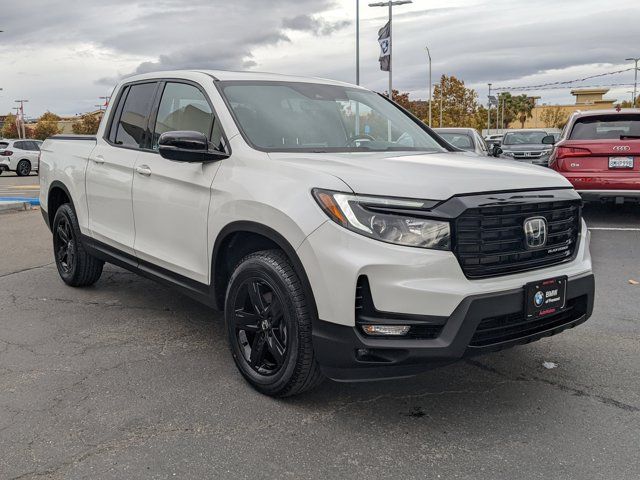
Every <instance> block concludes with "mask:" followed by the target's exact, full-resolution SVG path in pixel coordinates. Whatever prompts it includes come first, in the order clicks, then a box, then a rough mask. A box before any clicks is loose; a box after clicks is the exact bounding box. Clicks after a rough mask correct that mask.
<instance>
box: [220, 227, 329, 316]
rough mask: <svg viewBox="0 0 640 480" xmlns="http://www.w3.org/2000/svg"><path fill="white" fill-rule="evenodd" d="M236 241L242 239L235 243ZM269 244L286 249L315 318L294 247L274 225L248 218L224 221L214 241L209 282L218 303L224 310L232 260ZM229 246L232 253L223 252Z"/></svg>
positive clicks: (315, 309)
mask: <svg viewBox="0 0 640 480" xmlns="http://www.w3.org/2000/svg"><path fill="white" fill-rule="evenodd" d="M239 241H242V242H244V243H241V244H240V245H238V244H237V242H239ZM238 247H240V248H238ZM270 248H277V249H279V250H282V251H283V252H284V253H285V255H286V256H287V258H288V259H289V261H290V262H291V265H292V266H293V269H294V271H295V272H296V274H297V275H298V278H300V282H301V283H302V286H303V288H304V292H305V294H306V296H307V298H308V299H309V300H310V305H311V310H312V312H311V314H312V318H314V319H315V318H317V316H318V310H317V307H316V301H315V297H314V295H313V290H312V289H311V283H310V282H309V278H308V277H307V273H306V271H305V269H304V266H303V264H302V261H301V260H300V257H299V256H298V254H297V253H296V249H295V248H294V247H293V246H292V245H291V243H289V241H288V240H287V239H286V238H285V237H284V236H283V235H282V234H280V233H279V232H277V231H276V230H274V229H273V228H271V227H268V226H266V225H264V224H261V223H258V222H251V221H236V222H232V223H230V224H228V225H226V226H225V227H224V228H223V229H222V230H221V231H220V233H219V234H218V236H217V238H216V241H215V243H214V247H213V254H212V257H211V284H212V286H213V295H214V298H215V302H216V305H217V307H218V308H219V309H220V310H224V297H225V294H226V289H227V285H228V281H229V278H230V276H231V273H232V269H233V267H234V266H235V263H237V261H239V260H240V259H242V258H243V257H244V256H245V255H248V254H249V253H253V252H255V251H260V250H265V249H270ZM236 249H237V250H236ZM231 250H234V251H233V255H231V256H227V255H226V253H227V252H229V251H231Z"/></svg>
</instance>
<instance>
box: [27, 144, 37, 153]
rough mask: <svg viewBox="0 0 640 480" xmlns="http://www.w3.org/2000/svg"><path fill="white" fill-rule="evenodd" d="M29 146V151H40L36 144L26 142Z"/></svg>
mask: <svg viewBox="0 0 640 480" xmlns="http://www.w3.org/2000/svg"><path fill="white" fill-rule="evenodd" d="M26 143H27V144H28V147H29V150H33V151H34V152H39V151H40V146H39V145H38V144H37V143H36V142H26Z"/></svg>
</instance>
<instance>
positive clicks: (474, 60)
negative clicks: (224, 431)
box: [0, 0, 640, 117]
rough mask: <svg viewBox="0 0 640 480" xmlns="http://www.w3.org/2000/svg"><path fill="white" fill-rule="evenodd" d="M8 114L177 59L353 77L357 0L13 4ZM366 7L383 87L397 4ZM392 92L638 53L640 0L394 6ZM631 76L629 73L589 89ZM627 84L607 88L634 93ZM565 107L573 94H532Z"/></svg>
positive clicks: (85, 100)
mask: <svg viewBox="0 0 640 480" xmlns="http://www.w3.org/2000/svg"><path fill="white" fill-rule="evenodd" d="M2 3H4V7H3V8H2V15H1V16H0V29H1V30H4V33H1V34H0V55H1V58H2V62H1V65H2V68H1V69H0V87H2V88H3V89H4V90H3V91H2V92H0V112H2V113H5V112H8V111H9V110H10V109H11V108H13V107H14V106H15V103H14V100H15V99H18V98H26V99H29V103H28V104H26V106H25V111H26V114H27V116H30V117H33V116H37V115H39V114H41V113H42V112H44V111H46V110H51V111H53V112H56V113H59V114H75V113H82V112H86V111H89V110H93V109H95V107H94V106H95V105H96V104H97V103H99V100H98V97H99V96H104V95H108V94H109V93H110V92H111V90H112V88H113V86H114V85H115V83H116V81H117V80H118V79H119V78H122V77H123V76H127V75H130V74H132V73H135V72H148V71H154V70H167V69H176V68H214V69H234V70H237V69H241V70H246V69H248V70H259V71H271V72H278V73H289V74H300V75H311V76H319V77H327V78H334V79H338V80H345V81H350V82H355V4H356V0H268V1H267V0H226V1H219V0H188V1H180V0H154V1H148V0H142V1H139V0H66V1H65V2H53V1H45V0H28V1H19V2H9V1H8V0H4V1H3V2H2ZM368 3H369V2H368V1H361V2H360V11H361V24H360V32H361V77H360V78H361V84H362V85H364V86H366V87H368V88H371V89H375V90H378V91H383V90H385V89H386V85H387V77H386V73H385V72H381V71H380V70H379V67H378V62H377V57H378V43H377V30H378V29H379V28H380V27H381V26H383V25H384V23H385V22H386V19H387V9H385V8H374V7H369V6H367V4H368ZM394 12H395V14H394V20H395V21H394V50H393V52H394V87H395V88H398V89H399V90H401V91H408V92H410V93H411V97H412V98H414V99H417V98H426V97H427V61H426V52H425V45H428V46H429V48H430V50H431V55H432V58H433V78H434V82H436V81H437V79H438V77H439V76H440V75H441V74H443V73H445V74H448V75H456V76H458V77H459V78H461V79H463V80H464V81H465V83H466V84H467V85H468V86H470V87H472V88H475V89H476V90H477V91H478V94H479V95H480V97H481V99H482V100H483V101H486V94H487V85H486V84H487V83H488V82H492V83H493V84H494V86H516V85H536V84H541V83H547V82H554V81H563V80H572V79H575V78H581V77H584V76H587V75H593V74H598V73H603V72H609V71H613V70H619V69H623V68H629V67H630V66H631V65H629V64H628V62H625V61H624V59H625V58H627V57H630V56H640V28H639V27H638V19H639V18H640V2H639V1H638V0H609V1H603V0H563V1H559V0H493V1H490V0H446V1H445V0H414V1H413V4H411V5H402V6H398V7H396V8H394ZM632 82H633V72H631V71H629V72H626V73H623V74H619V75H612V76H606V77H603V78H600V79H595V80H591V81H589V82H584V83H583V84H592V85H595V84H612V83H626V84H630V83H632ZM631 89H632V87H630V86H620V87H614V88H612V90H611V92H610V93H609V95H608V96H609V97H611V98H617V99H618V100H622V99H629V98H630V96H631V94H630V93H629V91H630V90H631ZM530 93H531V94H535V95H540V96H541V97H542V99H541V102H543V103H569V102H571V101H572V97H571V95H570V94H569V89H568V88H567V89H562V90H544V91H538V92H530Z"/></svg>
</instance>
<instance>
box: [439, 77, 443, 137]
mask: <svg viewBox="0 0 640 480" xmlns="http://www.w3.org/2000/svg"><path fill="white" fill-rule="evenodd" d="M440 78H441V80H440V123H438V127H440V128H442V108H443V107H442V99H443V98H444V79H442V77H440Z"/></svg>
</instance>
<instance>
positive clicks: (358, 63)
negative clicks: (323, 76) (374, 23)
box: [356, 0, 360, 85]
mask: <svg viewBox="0 0 640 480" xmlns="http://www.w3.org/2000/svg"><path fill="white" fill-rule="evenodd" d="M356 85H360V0H356Z"/></svg>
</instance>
